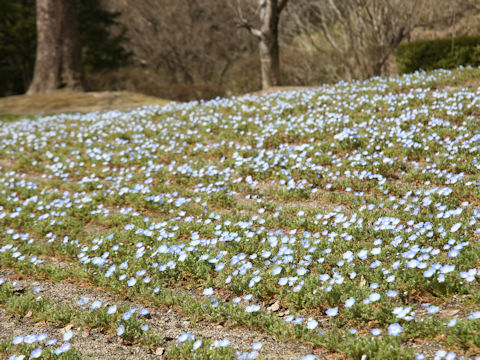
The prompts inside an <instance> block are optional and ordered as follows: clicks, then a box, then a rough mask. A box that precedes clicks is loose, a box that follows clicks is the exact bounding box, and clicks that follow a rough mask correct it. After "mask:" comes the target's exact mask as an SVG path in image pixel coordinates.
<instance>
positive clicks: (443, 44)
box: [395, 36, 480, 73]
mask: <svg viewBox="0 0 480 360" xmlns="http://www.w3.org/2000/svg"><path fill="white" fill-rule="evenodd" d="M395 57H396V60H397V67H398V71H399V72H400V73H410V72H414V71H416V70H419V69H422V70H432V69H440V68H442V69H452V68H456V67H458V66H461V65H472V66H478V65H480V36H471V37H457V38H445V39H435V40H418V41H413V42H410V43H405V44H401V45H399V46H398V48H397V50H396V52H395Z"/></svg>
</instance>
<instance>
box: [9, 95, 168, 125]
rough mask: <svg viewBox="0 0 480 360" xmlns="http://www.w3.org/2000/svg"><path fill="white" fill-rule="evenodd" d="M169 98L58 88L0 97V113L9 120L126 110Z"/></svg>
mask: <svg viewBox="0 0 480 360" xmlns="http://www.w3.org/2000/svg"><path fill="white" fill-rule="evenodd" d="M169 102H170V101H169V100H164V99H160V98H157V97H153V96H147V95H143V94H138V93H133V92H128V91H114V92H110V91H104V92H73V91H67V90H58V91H53V92H49V93H44V94H36V95H15V96H9V97H5V98H1V99H0V115H3V116H2V118H5V119H4V120H8V119H9V118H11V119H12V120H13V119H14V118H15V117H17V116H21V115H34V114H35V115H38V114H52V113H61V112H87V111H105V110H114V109H115V110H127V109H131V108H137V107H140V106H142V105H166V104H168V103H169Z"/></svg>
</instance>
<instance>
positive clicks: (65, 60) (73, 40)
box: [61, 0, 84, 90]
mask: <svg viewBox="0 0 480 360" xmlns="http://www.w3.org/2000/svg"><path fill="white" fill-rule="evenodd" d="M61 21H62V24H61V29H62V34H61V35H62V38H61V41H62V49H61V51H62V63H61V64H62V67H61V81H62V85H63V86H64V87H65V88H67V89H71V90H83V80H84V79H83V71H82V48H81V44H80V32H79V30H78V11H77V1H75V0H63V1H62V17H61Z"/></svg>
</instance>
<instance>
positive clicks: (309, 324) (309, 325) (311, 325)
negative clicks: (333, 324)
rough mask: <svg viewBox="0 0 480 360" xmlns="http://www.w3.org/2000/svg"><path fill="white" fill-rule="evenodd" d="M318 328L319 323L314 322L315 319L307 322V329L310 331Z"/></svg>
mask: <svg viewBox="0 0 480 360" xmlns="http://www.w3.org/2000/svg"><path fill="white" fill-rule="evenodd" d="M317 326H318V321H316V320H314V319H309V320H308V321H307V329H308V330H313V329H315V328H316V327H317Z"/></svg>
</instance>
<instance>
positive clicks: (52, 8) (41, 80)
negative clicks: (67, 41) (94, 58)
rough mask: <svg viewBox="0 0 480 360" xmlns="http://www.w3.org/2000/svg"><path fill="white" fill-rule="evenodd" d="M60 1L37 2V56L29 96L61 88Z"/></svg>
mask: <svg viewBox="0 0 480 360" xmlns="http://www.w3.org/2000/svg"><path fill="white" fill-rule="evenodd" d="M59 5H60V0H37V54H36V58H35V68H34V72H33V80H32V83H31V84H30V88H29V89H28V92H27V93H28V94H34V93H37V92H46V91H51V90H55V89H58V88H59V87H60V84H61V83H60V67H59V64H60V59H61V56H60V42H59V40H60V31H61V29H60V28H61V26H60V21H59V19H60V16H59V15H60V14H59V10H60V6H59Z"/></svg>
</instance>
